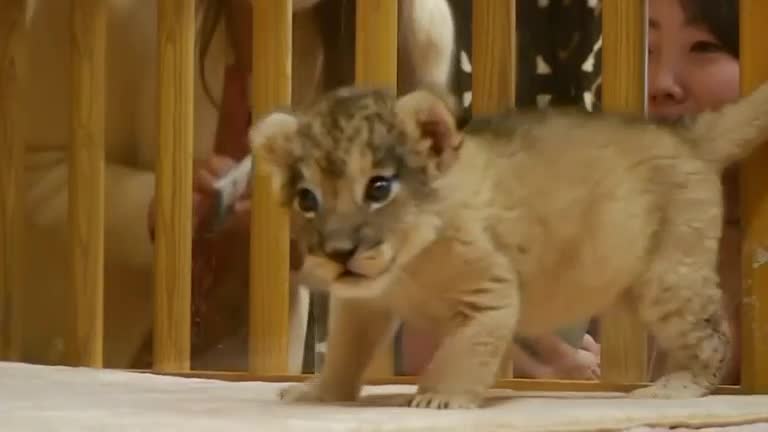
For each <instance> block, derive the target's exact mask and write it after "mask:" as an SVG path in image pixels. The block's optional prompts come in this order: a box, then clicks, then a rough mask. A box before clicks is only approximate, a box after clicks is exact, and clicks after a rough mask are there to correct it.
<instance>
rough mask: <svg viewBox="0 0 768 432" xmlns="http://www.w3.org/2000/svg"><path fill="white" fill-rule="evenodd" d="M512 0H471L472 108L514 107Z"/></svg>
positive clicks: (475, 110) (486, 110) (483, 110)
mask: <svg viewBox="0 0 768 432" xmlns="http://www.w3.org/2000/svg"><path fill="white" fill-rule="evenodd" d="M515 5H516V1H515V0H473V1H472V112H473V113H474V114H489V113H496V112H499V111H502V110H506V109H509V108H512V107H514V105H515V84H516V76H517V69H516V67H517V37H516V30H515V28H516V26H517V22H516V12H515Z"/></svg>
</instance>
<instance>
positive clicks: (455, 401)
mask: <svg viewBox="0 0 768 432" xmlns="http://www.w3.org/2000/svg"><path fill="white" fill-rule="evenodd" d="M478 405H479V400H478V399H477V398H474V397H471V396H467V395H452V394H443V393H418V394H415V395H414V396H413V399H411V403H410V406H411V407H412V408H431V409H474V408H477V407H478Z"/></svg>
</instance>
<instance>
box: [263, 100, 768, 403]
mask: <svg viewBox="0 0 768 432" xmlns="http://www.w3.org/2000/svg"><path fill="white" fill-rule="evenodd" d="M438 96H439V95H437V94H435V93H433V92H431V91H423V90H422V91H416V92H413V93H410V94H408V95H405V96H403V97H401V98H400V99H395V98H394V97H391V96H389V95H388V94H386V93H383V92H379V91H369V90H362V89H357V90H354V89H348V88H347V89H341V90H338V91H336V92H333V93H331V94H330V95H328V96H326V97H325V98H323V99H322V100H320V101H319V102H318V103H317V104H316V105H315V106H314V107H313V108H312V109H310V110H308V111H306V112H299V113H293V114H279V115H276V114H273V115H270V116H267V117H266V118H265V119H263V120H261V121H260V122H259V123H258V124H257V125H256V126H255V127H254V129H253V132H252V135H251V138H252V141H251V142H252V144H253V145H254V147H255V148H256V149H257V150H258V152H259V155H260V157H264V158H265V160H266V161H267V165H268V166H270V167H271V169H272V173H273V175H274V179H275V185H276V187H277V188H278V189H279V190H280V191H281V196H282V198H283V200H284V201H283V202H284V204H285V205H286V206H293V208H294V209H297V211H296V212H295V217H294V221H293V222H294V228H295V229H296V230H297V232H300V233H301V235H302V236H303V238H304V239H305V240H306V241H307V243H308V246H309V253H310V257H309V258H308V259H307V261H306V265H305V269H304V273H305V274H306V275H307V277H308V278H312V279H313V282H312V283H317V282H318V281H324V282H325V283H326V288H327V289H328V290H330V292H331V294H332V297H333V307H332V316H333V317H334V318H333V322H332V324H331V330H330V338H329V346H328V352H327V355H328V357H327V360H326V366H325V368H324V369H323V371H322V372H321V374H320V375H319V377H317V378H316V379H314V380H312V381H311V382H309V383H307V384H301V385H298V386H293V387H289V388H287V389H285V390H284V391H283V392H282V394H281V395H282V397H283V398H285V399H289V400H320V401H339V400H351V399H354V398H355V397H356V396H357V394H358V392H359V389H360V384H361V376H362V373H363V371H364V370H365V367H366V365H367V362H368V360H369V359H370V358H371V357H372V355H373V353H374V351H375V349H376V348H377V347H378V346H379V345H380V344H381V343H382V342H383V341H385V340H386V339H387V338H388V337H389V336H391V334H392V329H393V328H394V327H393V326H394V324H395V323H396V322H397V320H400V319H402V320H405V321H408V322H410V323H413V324H414V325H420V326H425V327H429V328H432V329H434V330H436V331H438V332H439V333H440V334H441V335H442V336H443V340H442V344H441V346H440V348H439V349H438V351H437V353H436V355H435V357H434V359H433V360H432V363H431V364H430V365H429V367H428V368H427V370H426V372H425V373H424V374H423V376H422V377H421V380H420V385H419V390H418V392H417V394H416V395H414V397H413V399H412V401H411V406H415V407H431V408H468V407H475V406H477V405H478V404H479V403H480V401H481V400H482V397H483V394H484V392H485V391H486V390H487V389H488V387H489V386H491V385H492V384H493V383H494V381H495V379H496V377H497V373H498V370H499V366H500V364H501V362H502V360H503V359H504V357H505V356H506V355H507V354H508V350H509V345H510V342H511V340H512V337H513V335H514V334H521V335H527V336H534V335H542V334H546V333H550V332H553V331H555V330H556V329H558V328H561V327H564V326H566V325H568V324H569V323H573V322H577V321H580V320H584V319H587V318H589V317H592V316H594V315H597V314H600V313H601V312H603V311H605V310H606V309H607V308H609V307H610V306H611V305H612V304H614V303H616V302H617V301H629V302H631V304H632V305H634V306H635V309H636V311H637V312H638V314H639V315H640V317H641V318H642V319H643V320H644V321H645V322H646V323H647V324H648V326H649V328H650V330H651V332H652V333H653V335H654V336H655V337H656V339H657V341H658V343H659V344H660V346H661V347H662V348H663V349H665V350H666V351H668V353H669V355H670V356H671V358H672V359H673V362H672V364H671V367H672V368H671V369H670V370H669V372H668V373H667V374H666V375H664V376H663V377H662V378H660V379H659V380H658V381H657V382H656V383H654V384H653V385H651V386H650V387H647V388H644V389H641V390H637V391H635V392H633V393H632V396H634V397H655V398H680V397H697V396H701V395H704V394H707V393H708V392H710V391H711V390H712V388H713V387H714V386H715V385H716V384H717V383H718V380H719V377H720V375H721V373H722V370H723V365H724V362H725V361H726V356H727V352H728V345H729V340H730V336H729V335H728V334H727V330H726V326H725V325H724V322H723V317H722V315H721V305H720V303H721V298H720V297H721V294H720V290H719V289H718V278H717V273H716V261H717V250H718V240H719V238H720V230H721V219H722V202H721V186H720V183H719V182H720V180H719V178H720V171H721V168H722V166H723V160H733V159H737V158H740V157H743V156H744V155H746V154H747V153H748V152H749V151H751V150H752V149H753V148H754V147H755V146H757V145H758V144H759V143H760V142H762V141H763V140H765V139H767V138H768V85H766V86H763V87H761V88H760V89H758V90H757V91H756V92H755V93H753V94H752V95H750V96H748V97H746V98H744V99H743V100H742V101H740V102H739V103H738V104H736V105H733V106H730V107H726V108H725V109H724V110H722V111H721V112H719V113H707V114H704V115H703V116H702V117H701V118H702V119H707V121H706V122H702V121H696V120H694V121H693V122H692V123H691V125H692V126H690V127H688V128H683V127H682V126H681V127H675V128H673V127H670V126H660V125H654V124H651V123H648V122H646V121H644V120H643V119H638V118H630V117H624V116H614V115H608V114H602V115H596V114H592V115H589V114H584V113H577V112H568V111H552V112H548V113H541V112H532V113H524V112H523V113H512V114H508V115H499V116H495V117H491V118H485V119H475V120H474V121H473V123H471V124H470V125H469V127H468V128H466V129H465V130H464V131H458V130H456V127H455V123H454V119H453V115H452V105H451V104H448V103H446V99H445V98H444V97H442V96H439V97H438ZM291 116H293V120H292V121H287V119H290V118H291ZM729 149H731V150H729ZM381 173H385V175H391V174H393V173H397V175H398V179H399V181H398V182H397V185H398V186H399V187H397V188H394V189H392V191H393V192H392V194H391V195H390V196H389V197H388V198H387V199H386V201H385V202H384V203H383V204H377V205H375V206H374V205H372V204H371V202H366V201H365V200H364V199H363V197H364V196H365V193H364V191H365V190H366V189H365V188H366V186H365V185H366V184H367V183H368V182H369V179H370V178H371V177H372V176H375V175H378V174H381ZM393 184H394V183H393ZM300 187H307V188H309V190H311V191H314V193H315V196H316V197H317V202H318V203H319V206H317V208H316V209H315V210H312V211H307V208H311V207H306V205H305V206H304V207H302V205H301V204H300V200H299V199H298V198H297V197H298V196H299V194H298V193H297V190H298V188H300ZM303 202H306V201H303ZM340 252H343V253H342V254H341V255H340V254H339V253H340ZM331 257H333V258H334V259H330V258H331ZM339 257H342V258H343V259H341V260H340V259H339Z"/></svg>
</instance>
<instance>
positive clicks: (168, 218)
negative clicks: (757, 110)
mask: <svg viewBox="0 0 768 432" xmlns="http://www.w3.org/2000/svg"><path fill="white" fill-rule="evenodd" d="M24 4H25V1H24V0H8V1H6V2H4V3H3V6H2V9H3V10H2V14H0V329H1V330H2V331H0V358H2V359H11V360H13V359H17V358H18V347H19V340H20V338H21V337H22V336H23V329H21V328H19V325H18V322H19V320H18V319H17V318H16V317H15V316H14V313H15V311H17V310H18V307H17V304H16V302H17V300H16V299H17V298H18V295H17V294H18V292H19V290H20V289H21V286H22V280H21V279H22V276H21V274H22V272H21V271H20V270H19V268H20V267H21V260H20V259H19V256H21V255H22V254H21V252H20V251H21V248H22V247H23V236H22V232H23V230H22V229H21V228H22V221H23V210H22V208H23V207H22V205H21V202H22V201H21V196H22V187H21V185H22V183H23V182H22V181H21V180H22V172H23V168H22V163H23V136H22V131H21V128H20V127H19V124H21V123H22V122H21V120H20V119H21V116H22V114H23V113H20V112H18V110H17V109H16V107H15V105H14V100H16V99H17V98H18V94H19V91H20V88H21V87H20V85H19V77H20V76H22V74H23V54H24V49H23V39H24V37H23V33H24V30H23V29H24V25H23V22H24ZM255 5H256V6H255V7H254V13H253V16H254V20H255V21H254V25H253V28H254V29H255V30H254V34H253V50H254V51H255V52H258V56H254V57H255V58H258V59H259V61H258V62H254V63H253V65H252V77H251V79H252V84H253V85H252V107H253V111H254V112H253V114H254V116H258V115H259V114H262V113H264V112H267V111H269V110H271V109H272V108H273V107H276V106H278V105H283V104H287V103H289V102H290V100H291V94H290V89H291V73H290V65H291V31H292V21H291V4H290V0H282V1H277V0H275V1H271V2H255ZM105 7H106V6H105V5H104V2H103V1H101V0H73V15H72V20H73V23H74V29H73V33H72V38H71V43H72V44H73V47H74V58H73V68H74V74H73V80H74V81H73V95H74V101H73V107H72V134H73V143H74V144H73V148H72V151H71V160H70V164H71V165H70V166H71V167H72V170H73V172H74V175H73V176H72V177H71V182H70V192H71V201H70V203H71V206H70V209H71V210H70V211H71V213H70V216H71V232H72V234H71V236H72V237H71V239H72V249H71V260H72V261H71V266H72V270H73V272H72V278H73V281H74V286H75V292H73V293H72V295H73V296H75V300H76V301H75V303H76V305H77V318H76V323H75V325H74V326H73V328H74V332H73V334H72V335H71V337H72V342H73V343H71V344H68V345H69V346H72V347H73V349H74V352H73V353H72V357H71V358H73V359H76V363H77V364H79V365H82V366H90V367H97V368H98V367H102V358H103V353H102V351H103V345H102V338H103V325H104V324H103V322H104V317H103V311H102V303H103V296H104V294H103V292H104V287H103V264H104V234H103V228H104V209H103V206H104V197H103V193H104V106H105V104H104V90H105V89H104V79H105V70H104V69H105V64H104V60H105V49H106V47H105V42H106V32H107V31H108V29H107V27H106V19H105ZM473 7H474V11H473V52H474V71H473V98H474V110H475V111H476V112H488V111H495V110H497V109H500V108H502V107H505V106H508V105H511V104H512V103H514V97H515V95H514V82H515V81H514V75H515V74H514V71H515V66H516V65H515V57H516V56H515V52H516V46H515V37H514V35H515V30H514V29H515V13H514V10H515V2H514V0H473ZM645 10H646V4H645V1H644V0H621V1H619V0H604V1H603V11H602V15H603V65H604V72H603V92H604V95H605V96H604V99H603V102H604V108H605V109H606V110H614V111H634V112H643V110H644V109H645V103H644V101H645V62H644V58H645V51H646V49H645V40H646V38H645V32H644V29H645V27H646V25H645V22H646V18H645ZM158 13H159V15H158V17H159V20H158V25H159V37H158V42H157V43H158V51H159V57H160V62H159V69H158V73H159V86H160V92H159V100H158V103H159V107H160V110H159V132H158V134H159V143H160V150H159V152H160V153H159V163H158V167H157V190H156V195H157V225H156V226H157V237H156V246H155V247H156V255H155V263H156V268H157V269H158V271H157V273H156V278H155V283H156V285H155V293H156V294H155V306H156V308H155V329H154V332H155V333H154V335H155V337H154V343H155V346H154V353H155V357H154V366H153V369H152V370H151V371H140V372H151V373H161V374H170V375H177V376H194V377H207V378H215V379H223V380H234V381H240V380H264V381H296V380H299V379H303V378H304V377H303V376H300V375H286V374H285V371H286V368H287V364H288V343H287V339H288V312H287V311H288V223H287V214H286V212H285V211H284V210H282V209H280V208H279V207H278V206H277V205H276V200H275V197H274V196H272V195H271V191H270V188H269V186H268V184H269V181H270V179H269V178H267V177H265V176H263V175H254V177H253V183H252V185H253V202H254V205H253V208H254V211H253V216H252V217H253V219H252V221H253V225H252V226H253V229H252V231H251V232H252V240H251V248H252V256H253V266H252V271H251V289H250V294H251V301H250V311H251V316H250V326H249V328H250V339H249V355H250V361H249V367H248V372H247V373H228V372H206V371H190V334H189V333H190V261H191V256H190V246H191V238H190V236H191V229H190V218H189V214H190V211H191V206H192V196H191V190H190V189H189V186H185V185H190V184H191V177H192V127H193V124H192V123H193V111H192V106H193V104H192V101H193V67H194V64H193V62H194V55H193V47H194V27H195V26H194V11H193V2H190V1H188V0H158ZM740 19H741V44H742V45H741V65H742V66H741V70H742V86H743V90H744V91H749V90H751V89H752V88H754V87H755V86H756V85H758V84H759V83H761V82H763V81H765V80H768V55H766V54H765V51H764V49H763V47H762V46H761V43H762V38H763V37H764V34H763V33H764V31H763V29H762V28H761V26H764V23H765V22H766V21H768V4H766V2H765V1H764V0H741V17H740ZM357 25H358V28H359V29H361V30H362V31H359V32H358V33H357V39H356V40H357V46H356V50H357V56H356V59H357V60H356V62H357V64H356V68H355V71H356V79H357V81H358V82H360V83H367V84H371V83H373V84H378V85H385V86H389V87H391V88H396V84H397V67H396V62H397V2H395V1H390V0H359V1H358V6H357ZM370 53H376V55H374V56H371V55H369V54H370ZM767 164H768V147H765V148H763V149H761V150H760V151H758V152H756V153H755V154H754V155H753V156H752V157H751V158H750V159H749V160H747V161H746V162H745V163H744V169H743V172H742V188H743V192H744V197H745V199H744V208H743V214H744V220H745V226H746V239H745V241H744V245H743V251H744V257H745V258H744V265H743V269H744V275H745V276H744V280H743V282H744V283H743V287H744V296H743V300H744V301H743V302H742V303H743V309H742V310H743V323H744V324H743V328H742V341H743V343H742V345H743V350H742V351H743V354H742V365H741V366H742V385H741V386H738V387H733V386H722V387H720V388H719V389H718V392H720V393H768V269H767V268H766V267H765V266H763V265H753V264H752V262H753V257H754V256H756V255H757V254H759V253H762V251H763V248H764V246H763V245H765V244H768V198H767V197H766V196H768V174H766V171H765V169H764V167H765V166H766V165H767ZM255 172H257V173H258V172H263V170H258V169H256V170H255ZM267 243H274V244H278V245H282V246H280V247H279V248H278V249H277V250H275V249H274V248H269V249H267V248H266V246H265V245H266V244H267ZM625 315H626V314H622V313H620V311H617V312H616V313H612V314H609V315H608V316H607V317H606V318H605V319H604V324H605V325H604V326H603V330H602V335H603V336H602V337H603V348H604V350H605V351H604V354H603V356H602V358H603V361H602V363H603V368H604V379H603V381H602V382H574V381H552V380H521V379H505V380H502V381H501V382H500V383H499V386H501V387H508V388H517V389H524V390H548V391H560V390H567V391H626V390H628V389H631V388H635V387H637V386H639V385H642V384H643V383H644V382H645V381H646V370H645V369H646V367H645V365H646V364H647V362H646V355H645V351H646V346H645V340H646V338H645V332H644V331H643V330H642V329H641V327H640V326H639V325H638V323H637V322H635V321H633V320H630V319H626V318H624V316H625ZM628 342H629V343H628ZM391 357H392V356H391V355H384V356H382V357H381V360H380V361H377V362H376V364H375V365H374V366H373V367H372V371H371V372H372V374H373V375H372V376H373V377H372V378H371V379H370V380H369V381H370V382H371V383H413V382H414V379H413V378H412V377H394V376H392V375H393V373H392V364H391V361H390V360H388V359H390V358H391Z"/></svg>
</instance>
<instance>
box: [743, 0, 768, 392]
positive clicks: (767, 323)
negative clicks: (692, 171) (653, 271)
mask: <svg viewBox="0 0 768 432" xmlns="http://www.w3.org/2000/svg"><path fill="white" fill-rule="evenodd" d="M740 22H741V25H740V44H741V46H740V56H741V58H740V62H741V88H742V93H749V92H751V91H752V90H754V89H755V88H756V87H757V86H759V85H761V84H763V83H764V82H766V81H768V52H766V48H765V38H766V36H768V31H767V30H766V23H768V2H765V1H764V0H741V3H740ZM766 166H768V146H765V145H764V146H762V147H761V148H759V149H758V150H756V151H755V152H754V153H753V155H752V156H751V157H749V158H748V159H747V160H745V161H744V162H743V163H742V165H741V172H740V175H741V196H742V200H741V202H742V209H741V211H742V222H743V227H744V237H743V244H742V254H741V256H742V284H741V290H742V291H741V292H742V299H741V300H742V301H741V385H742V386H743V387H744V388H745V389H747V391H748V392H750V393H760V394H765V393H768V266H766V265H765V258H764V257H765V254H766V251H768V170H766Z"/></svg>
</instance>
